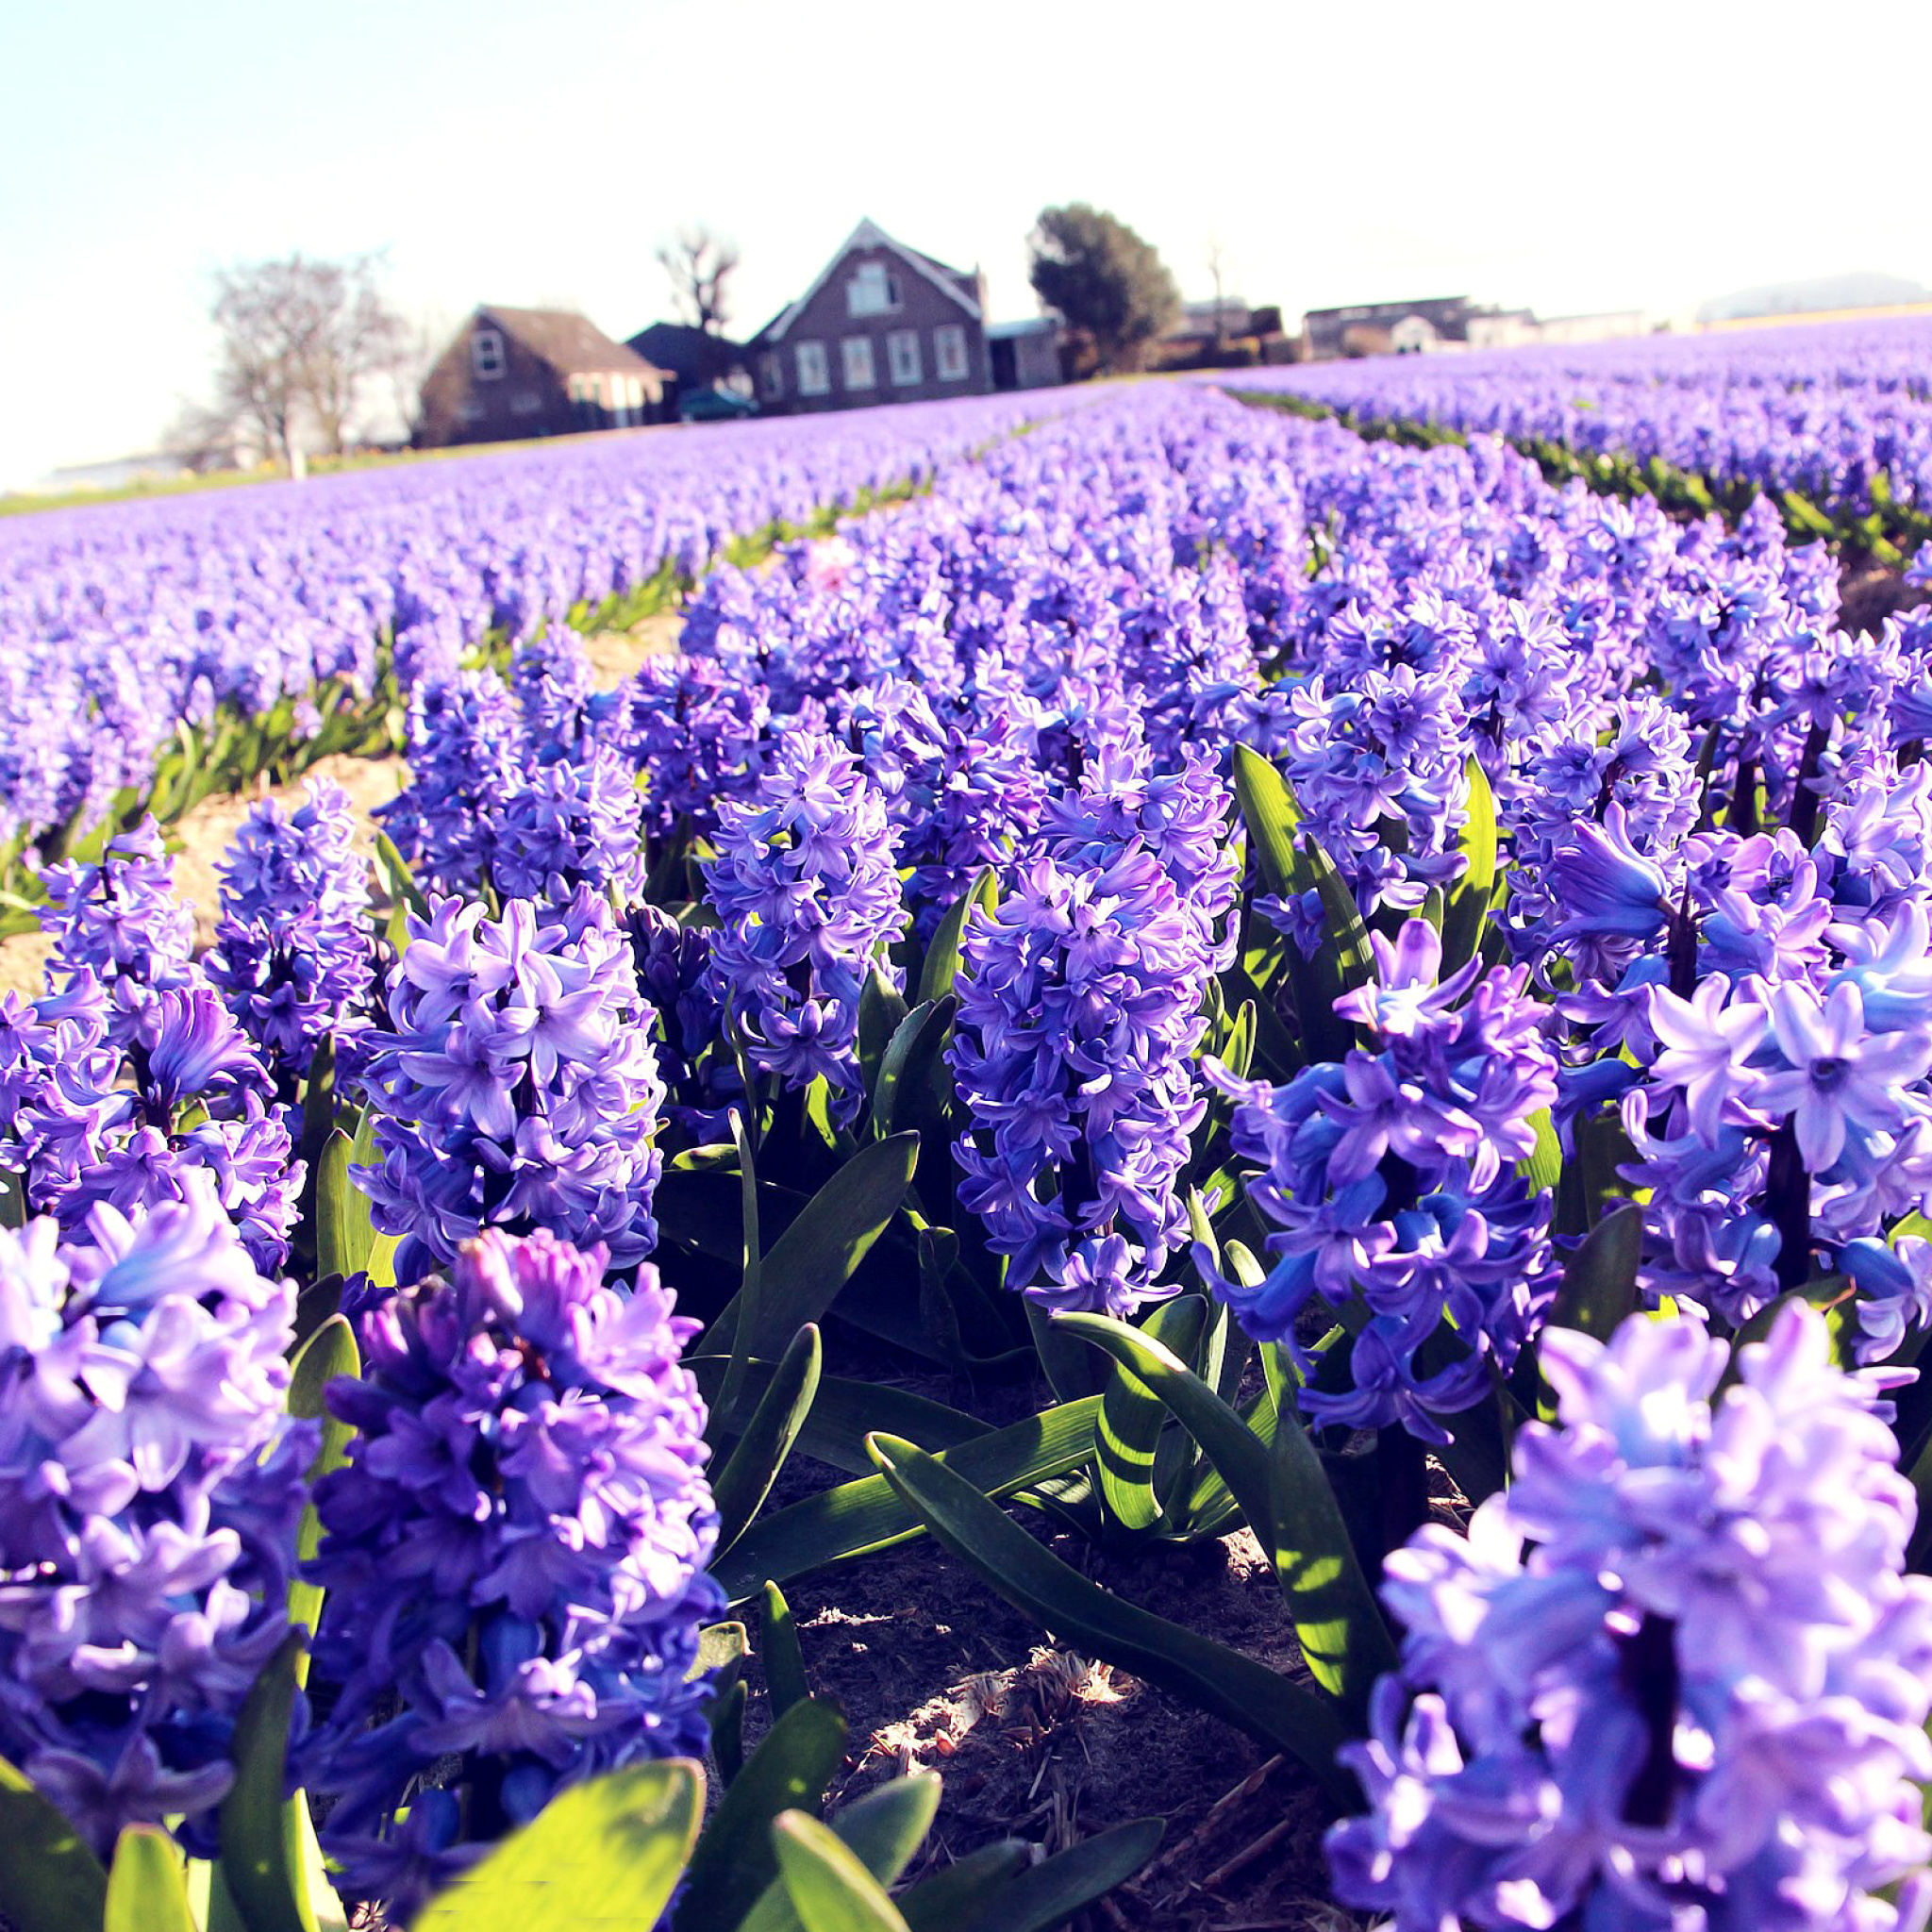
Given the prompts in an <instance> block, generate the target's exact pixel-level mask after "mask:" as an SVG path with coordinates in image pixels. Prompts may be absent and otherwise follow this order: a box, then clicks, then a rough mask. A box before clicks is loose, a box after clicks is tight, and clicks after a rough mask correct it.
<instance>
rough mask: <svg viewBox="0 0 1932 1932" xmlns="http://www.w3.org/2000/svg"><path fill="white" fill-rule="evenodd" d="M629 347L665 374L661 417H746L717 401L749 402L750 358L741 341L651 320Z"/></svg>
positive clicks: (698, 329) (750, 383) (684, 326)
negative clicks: (663, 414) (731, 398)
mask: <svg viewBox="0 0 1932 1932" xmlns="http://www.w3.org/2000/svg"><path fill="white" fill-rule="evenodd" d="M627 346H628V347H629V348H631V349H634V350H635V351H636V352H637V353H638V354H639V355H640V356H641V357H642V358H644V360H645V361H646V362H648V363H650V364H651V365H652V366H653V367H654V368H657V369H660V370H662V371H663V372H664V375H665V376H666V378H667V380H666V382H665V384H664V403H663V407H664V413H665V415H667V416H677V417H679V418H680V419H689V418H691V417H692V416H693V415H696V416H706V415H719V416H723V415H740V414H743V413H745V412H744V411H743V410H741V409H736V408H732V407H731V406H730V405H729V404H724V405H723V406H722V407H721V405H720V402H719V397H720V396H733V397H737V398H740V399H741V400H742V401H745V402H749V401H750V400H751V396H752V393H753V391H752V379H751V358H749V357H748V356H747V355H746V353H745V350H744V347H743V344H742V343H740V342H734V341H730V340H729V338H727V337H725V336H720V335H713V334H712V333H711V332H710V331H709V330H708V329H702V328H693V327H692V326H691V325H690V324H689V323H683V322H654V323H653V324H652V325H650V327H649V328H644V329H640V330H639V331H638V332H637V334H636V335H634V336H632V337H631V338H630V339H629V341H628V343H627Z"/></svg>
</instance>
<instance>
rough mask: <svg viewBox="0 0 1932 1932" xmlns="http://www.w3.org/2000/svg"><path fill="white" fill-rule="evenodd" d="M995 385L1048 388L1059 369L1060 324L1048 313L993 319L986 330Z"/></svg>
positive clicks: (1058, 376) (1060, 376) (1060, 379)
mask: <svg viewBox="0 0 1932 1932" xmlns="http://www.w3.org/2000/svg"><path fill="white" fill-rule="evenodd" d="M986 346H987V354H988V356H989V358H990V359H991V364H992V386H993V388H995V389H1050V388H1052V386H1053V385H1054V384H1055V383H1057V382H1064V381H1065V380H1066V377H1065V376H1064V375H1063V374H1062V373H1061V370H1060V325H1059V324H1058V323H1057V322H1056V321H1055V320H1054V319H1053V317H1052V316H1050V315H1036V316H1032V317H1030V318H1029V319H1028V320H1026V321H1025V322H996V323H994V324H993V325H991V327H990V328H989V329H988V330H987V332H986Z"/></svg>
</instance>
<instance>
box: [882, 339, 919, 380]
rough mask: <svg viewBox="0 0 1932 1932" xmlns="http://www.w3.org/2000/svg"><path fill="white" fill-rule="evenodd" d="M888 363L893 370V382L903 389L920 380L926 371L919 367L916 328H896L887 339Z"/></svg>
mask: <svg viewBox="0 0 1932 1932" xmlns="http://www.w3.org/2000/svg"><path fill="white" fill-rule="evenodd" d="M886 362H887V364H888V366H889V367H890V368H891V373H892V380H893V381H894V382H895V383H897V384H898V385H899V386H900V387H901V388H904V387H905V385H906V384H908V383H909V382H917V381H918V380H919V379H920V376H921V375H923V374H924V371H922V369H921V368H920V366H919V331H918V330H917V329H916V328H895V329H894V330H893V331H892V333H891V335H889V336H888V337H887V338H886Z"/></svg>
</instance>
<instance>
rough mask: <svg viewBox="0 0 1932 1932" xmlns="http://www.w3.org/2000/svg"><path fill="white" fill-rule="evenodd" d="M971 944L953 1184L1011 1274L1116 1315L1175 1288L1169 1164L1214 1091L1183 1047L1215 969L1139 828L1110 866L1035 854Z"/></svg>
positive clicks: (976, 924)
mask: <svg viewBox="0 0 1932 1932" xmlns="http://www.w3.org/2000/svg"><path fill="white" fill-rule="evenodd" d="M964 953H965V962H966V974H965V977H964V978H963V979H962V981H961V983H960V987H959V1017H958V1031H957V1034H956V1037H955V1040H954V1043H953V1045H952V1047H951V1049H950V1058H951V1062H952V1066H953V1070H954V1073H955V1074H956V1076H957V1078H958V1086H959V1095H960V1099H961V1100H962V1102H963V1103H964V1104H965V1107H966V1108H967V1109H968V1112H969V1116H970V1119H969V1124H968V1126H967V1128H966V1131H965V1132H964V1133H962V1134H961V1136H960V1138H959V1140H958V1143H957V1147H956V1150H955V1151H956V1154H957V1157H958V1162H959V1165H960V1168H961V1170H962V1171H963V1174H964V1176H965V1178H964V1179H963V1180H962V1181H961V1183H960V1187H959V1199H960V1202H961V1204H962V1205H963V1206H964V1207H966V1208H971V1209H972V1210H973V1211H974V1213H976V1214H977V1215H979V1217H980V1219H981V1220H982V1221H983V1222H984V1223H985V1224H986V1228H987V1234H988V1239H989V1242H990V1245H991V1248H992V1250H993V1252H994V1253H995V1254H998V1255H1004V1256H1006V1257H1008V1261H1007V1283H1008V1287H1011V1288H1016V1289H1024V1291H1026V1292H1027V1293H1028V1294H1029V1295H1031V1296H1032V1297H1033V1298H1034V1299H1035V1300H1037V1301H1040V1302H1041V1303H1043V1304H1045V1305H1046V1306H1048V1307H1078V1308H1098V1309H1104V1310H1106V1311H1108V1312H1109V1313H1114V1314H1122V1313H1125V1312H1128V1311H1130V1310H1131V1309H1133V1308H1134V1307H1138V1306H1140V1305H1141V1303H1142V1302H1145V1301H1147V1300H1150V1299H1153V1298H1155V1297H1156V1296H1158V1294H1160V1293H1163V1292H1172V1290H1171V1289H1165V1290H1164V1289H1162V1288H1161V1287H1160V1286H1159V1275H1160V1272H1161V1268H1162V1264H1163V1263H1164V1261H1165V1260H1166V1258H1167V1257H1168V1255H1169V1254H1171V1253H1172V1252H1173V1250H1174V1248H1175V1247H1176V1246H1177V1245H1178V1243H1179V1242H1180V1241H1181V1239H1182V1237H1183V1233H1184V1230H1185V1227H1186V1220H1185V1216H1184V1214H1183V1211H1182V1208H1181V1205H1180V1202H1179V1200H1178V1199H1177V1189H1176V1185H1175V1183H1176V1177H1177V1176H1178V1174H1179V1172H1180V1169H1181V1167H1182V1165H1183V1164H1184V1163H1185V1161H1186V1159H1187V1156H1188V1145H1189V1137H1190V1136H1191V1134H1192V1132H1193V1129H1194V1128H1195V1127H1196V1126H1197V1125H1198V1124H1199V1123H1200V1121H1201V1118H1202V1115H1203V1113H1204V1112H1205V1110H1206V1105H1207V1101H1206V1095H1205V1094H1204V1093H1203V1092H1202V1091H1201V1090H1200V1089H1199V1087H1198V1085H1197V1083H1196V1080H1195V1077H1194V1072H1193V1067H1192V1062H1191V1055H1192V1052H1193V1049H1194V1047H1195V1045H1196V1044H1197V1043H1198V1041H1199V1040H1200V1037H1201V1028H1202V1024H1203V1022H1202V1017H1201V995H1202V992H1203V991H1204V989H1205V985H1206V981H1207V978H1208V975H1209V974H1210V973H1211V971H1212V967H1211V963H1210V961H1209V959H1208V957H1207V955H1206V952H1205V949H1204V945H1203V935H1202V924H1201V921H1200V920H1199V918H1198V916H1197V914H1196V913H1195V912H1194V911H1193V910H1192V909H1191V908H1185V907H1184V906H1183V904H1182V902H1181V898H1180V895H1179V893H1178V892H1177V891H1176V890H1175V887H1174V881H1173V880H1172V879H1171V878H1170V877H1169V876H1168V875H1167V874H1166V873H1165V872H1163V871H1162V869H1161V866H1160V864H1159V861H1158V859H1157V858H1155V856H1154V855H1153V854H1152V853H1151V852H1149V851H1147V850H1146V849H1145V848H1144V847H1143V846H1142V845H1141V842H1140V841H1139V840H1138V839H1132V840H1129V841H1127V842H1126V843H1125V844H1124V846H1123V847H1121V848H1120V849H1119V850H1118V851H1117V852H1116V853H1115V855H1114V856H1113V857H1111V858H1109V859H1108V860H1107V861H1106V862H1104V863H1098V864H1091V865H1087V866H1084V867H1075V866H1074V865H1072V864H1063V863H1061V862H1060V861H1059V860H1058V859H1055V858H1039V859H1035V860H1034V861H1033V862H1032V863H1031V864H1030V865H1028V866H1027V867H1025V869H1024V871H1023V872H1022V873H1021V875H1020V877H1019V879H1018V880H1017V881H1016V882H1015V883H1014V885H1013V886H1012V887H1011V888H1010V889H1009V890H1008V892H1007V894H1006V895H1005V897H1004V898H1002V900H1001V901H1000V903H999V906H998V907H997V908H996V909H995V910H994V911H992V912H991V913H988V912H986V911H985V910H984V908H978V909H975V911H974V915H973V916H972V918H971V919H970V920H969V921H968V923H967V928H966V934H965V941H964Z"/></svg>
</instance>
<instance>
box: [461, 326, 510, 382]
mask: <svg viewBox="0 0 1932 1932" xmlns="http://www.w3.org/2000/svg"><path fill="white" fill-rule="evenodd" d="M506 366H507V365H506V363H505V360H504V354H503V337H502V335H501V334H500V333H498V331H497V330H495V329H493V328H479V329H478V330H477V331H476V333H475V335H473V336H472V337H471V338H470V368H471V371H472V372H473V373H474V375H475V377H476V380H477V381H478V382H494V381H495V380H496V378H497V377H498V376H499V375H502V374H503V372H504V369H505V368H506Z"/></svg>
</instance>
